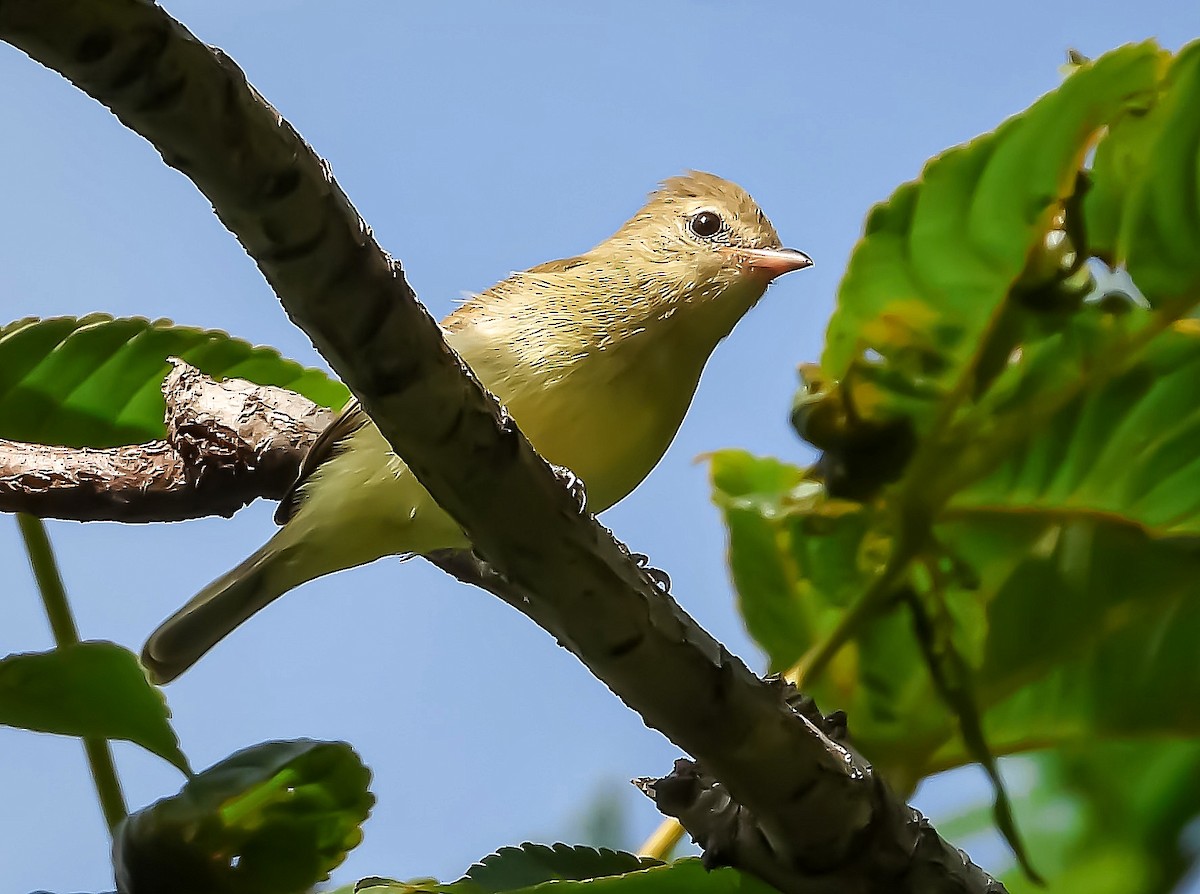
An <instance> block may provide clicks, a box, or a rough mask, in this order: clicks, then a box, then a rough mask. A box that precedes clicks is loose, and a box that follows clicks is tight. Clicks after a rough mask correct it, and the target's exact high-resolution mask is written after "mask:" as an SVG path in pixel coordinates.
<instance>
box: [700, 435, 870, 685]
mask: <svg viewBox="0 0 1200 894" xmlns="http://www.w3.org/2000/svg"><path fill="white" fill-rule="evenodd" d="M710 460H711V474H712V487H713V502H715V503H716V504H717V506H718V507H720V509H721V511H722V513H723V514H724V517H725V523H726V525H727V527H728V529H729V564H730V569H731V571H732V573H733V579H734V583H735V585H736V587H737V592H738V598H739V602H740V608H741V612H742V618H743V619H744V620H745V622H746V627H747V629H748V630H749V631H750V635H751V636H753V637H754V639H755V641H756V642H757V643H758V644H759V645H760V646H762V648H763V649H764V650H765V651H766V653H767V655H768V656H769V658H770V666H771V670H772V671H776V672H778V671H783V670H786V669H787V668H788V667H790V666H791V665H792V664H794V663H795V661H796V660H797V659H798V658H799V657H800V655H801V654H803V652H804V651H805V650H806V649H808V648H809V647H810V646H811V645H812V644H813V643H814V642H815V641H816V640H817V638H818V637H819V636H821V635H823V634H824V633H826V632H828V630H829V629H830V628H831V627H832V625H833V624H834V623H836V621H837V618H838V617H839V616H840V614H841V611H842V609H844V608H845V606H846V604H847V602H848V601H849V597H850V596H851V595H852V594H854V593H855V592H857V591H858V589H860V588H861V587H862V586H863V584H864V581H865V580H867V578H868V570H869V563H870V556H869V555H866V556H862V557H861V558H860V551H862V549H863V540H864V537H865V534H866V530H865V516H866V513H865V512H864V511H863V510H862V507H860V506H858V505H857V504H853V503H846V502H841V501H834V500H827V499H824V497H823V495H822V493H821V490H820V487H819V485H818V484H817V483H816V482H814V481H808V480H806V478H805V473H804V471H803V470H802V469H798V468H796V467H794V466H789V465H787V464H786V463H782V462H779V461H778V460H774V459H761V458H757V457H754V456H751V455H750V454H749V453H745V452H744V451H740V450H722V451H719V452H717V453H714V454H712V455H711V457H710ZM864 563H865V564H866V565H867V566H868V567H860V566H862V565H864Z"/></svg>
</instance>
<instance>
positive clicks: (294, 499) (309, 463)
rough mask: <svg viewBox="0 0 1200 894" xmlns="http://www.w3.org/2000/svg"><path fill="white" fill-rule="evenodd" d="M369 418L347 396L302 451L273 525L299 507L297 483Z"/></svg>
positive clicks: (327, 457)
mask: <svg viewBox="0 0 1200 894" xmlns="http://www.w3.org/2000/svg"><path fill="white" fill-rule="evenodd" d="M370 421H371V420H370V417H368V416H367V414H366V413H365V412H363V408H362V406H361V405H360V404H359V402H358V398H356V397H352V398H350V402H349V403H348V404H346V406H344V407H342V411H341V412H340V413H339V414H338V415H337V418H336V419H334V420H333V422H331V423H329V425H327V426H326V427H325V430H324V431H323V432H321V433H320V434H319V435H317V439H316V440H315V441H313V445H312V447H311V448H309V451H308V453H307V454H305V456H304V461H303V462H302V463H300V473H299V474H298V475H297V476H296V480H295V481H293V482H292V486H291V487H290V488H288V492H287V493H286V494H284V495H283V499H282V500H280V501H279V506H278V508H276V510H275V523H276V524H279V525H286V524H287V523H288V522H289V521H291V519H292V516H293V515H295V514H296V510H297V509H299V508H300V504H301V503H302V502H303V499H302V497H301V495H300V486H301V485H302V484H304V482H305V481H307V480H308V478H309V476H310V475H312V473H313V472H314V471H315V470H316V468H317V466H319V465H321V464H322V463H324V462H325V461H326V460H328V459H330V458H331V457H332V456H333V453H334V451H335V450H336V449H337V446H338V444H340V443H341V442H342V441H344V440H346V438H348V437H350V436H351V435H352V434H354V433H355V432H356V431H358V430H359V429H360V428H362V427H363V426H364V425H366V424H367V423H368V422H370Z"/></svg>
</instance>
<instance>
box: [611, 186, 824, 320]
mask: <svg viewBox="0 0 1200 894" xmlns="http://www.w3.org/2000/svg"><path fill="white" fill-rule="evenodd" d="M589 254H591V255H601V256H605V257H606V258H607V259H608V260H609V262H610V263H612V264H614V265H618V266H622V267H624V268H625V271H626V273H627V275H628V277H629V279H630V280H631V281H633V282H634V283H640V284H642V291H643V294H642V297H643V299H649V301H650V302H651V303H652V304H653V305H656V306H655V307H652V308H651V307H647V308H646V309H647V310H653V311H657V312H661V313H663V314H666V315H668V316H674V315H676V314H681V315H682V316H684V317H686V318H692V319H695V320H697V321H698V322H700V323H701V324H702V325H709V324H716V325H717V326H718V328H724V330H725V331H723V332H720V333H719V334H718V337H720V336H723V335H725V334H726V333H727V332H728V329H730V328H732V326H733V324H734V323H736V322H737V320H738V319H739V318H740V317H741V316H742V315H743V314H744V313H745V312H746V311H747V310H749V308H750V307H751V306H753V304H754V303H755V302H756V301H758V299H759V298H760V297H762V294H763V292H764V291H766V288H767V285H768V284H769V283H770V282H771V281H772V280H773V279H775V278H776V277H778V276H781V275H783V274H784V273H788V272H790V271H792V270H802V269H803V268H805V267H808V266H810V265H811V264H812V260H811V259H810V258H809V257H808V256H807V255H806V254H804V253H803V252H799V251H796V250H794V249H786V248H783V247H782V243H781V242H780V240H779V234H778V233H776V232H775V227H774V226H772V224H771V221H770V220H768V219H767V216H766V215H765V214H763V212H762V209H761V208H759V207H758V204H757V203H756V202H755V201H754V200H753V199H752V198H750V195H749V194H748V193H747V192H746V191H745V190H744V189H742V188H741V187H740V186H738V185H737V184H735V183H731V182H730V181H728V180H724V179H722V178H720V177H717V176H716V175H714V174H707V173H703V172H700V171H691V172H689V173H687V174H684V175H682V176H679V177H672V178H671V179H669V180H666V181H664V182H663V184H662V186H661V187H660V188H659V189H658V190H656V191H655V192H654V193H652V194H651V195H650V198H649V201H647V203H646V204H645V205H644V206H643V207H642V209H641V210H640V211H638V213H637V214H635V215H634V216H633V217H631V218H630V219H629V220H628V221H627V222H626V223H625V224H624V225H623V226H622V227H621V228H620V229H619V230H618V231H617V232H616V233H614V234H613V235H612V236H611V237H610V238H609V239H607V240H605V242H603V243H601V244H600V245H598V246H597V247H596V248H594V249H592V251H591V252H589ZM651 316H658V313H652V314H651Z"/></svg>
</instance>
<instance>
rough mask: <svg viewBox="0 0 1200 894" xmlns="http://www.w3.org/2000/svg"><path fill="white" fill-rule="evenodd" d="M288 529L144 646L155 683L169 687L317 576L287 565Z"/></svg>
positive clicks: (166, 623) (198, 597)
mask: <svg viewBox="0 0 1200 894" xmlns="http://www.w3.org/2000/svg"><path fill="white" fill-rule="evenodd" d="M286 531H287V529H286V528H284V529H283V530H281V531H280V532H279V533H278V534H276V535H275V536H274V537H272V538H271V539H270V540H268V541H267V542H266V543H265V544H263V546H262V547H260V548H259V549H258V550H257V551H256V552H254V553H253V554H252V555H251V556H250V557H249V558H247V559H246V560H245V561H244V562H242V563H241V564H240V565H238V566H237V567H236V568H234V569H233V570H232V571H230V572H228V573H227V574H223V575H221V576H220V577H219V578H217V579H216V580H215V581H213V582H212V583H211V584H209V585H208V586H207V587H205V588H204V589H203V590H201V591H200V592H199V593H197V594H196V595H195V596H194V597H192V599H191V601H190V602H188V604H187V605H185V606H184V607H183V608H181V609H180V610H179V611H177V612H175V614H173V615H171V617H169V618H167V620H165V621H163V623H162V624H160V625H159V626H158V629H157V630H155V631H154V632H153V633H152V634H150V638H149V639H148V640H146V645H145V646H144V647H143V648H142V664H144V665H145V666H146V669H147V670H148V671H149V673H150V676H151V678H152V679H153V680H154V681H155V682H156V683H169V682H170V681H172V680H174V679H175V678H176V677H178V676H179V675H180V674H182V673H183V672H184V671H186V670H187V669H188V668H190V667H191V666H192V665H193V664H195V663H196V662H197V661H199V660H200V658H201V656H203V655H204V653H206V652H207V651H208V650H209V649H211V648H212V647H213V646H215V645H216V644H217V643H219V642H220V641H221V640H222V639H224V638H225V637H226V636H228V635H229V634H230V633H232V632H233V631H234V630H235V629H236V628H237V627H238V626H239V625H241V624H242V623H243V622H244V621H246V620H247V619H248V618H250V617H251V616H252V615H254V614H255V613H256V612H258V611H260V610H262V609H263V608H265V607H266V606H268V605H270V604H271V603H272V602H274V601H275V600H276V599H278V598H279V597H280V596H282V595H283V594H284V593H286V592H287V591H288V590H290V589H292V588H293V587H297V586H299V585H300V584H302V583H304V582H305V581H307V580H309V579H311V578H312V577H316V576H319V573H318V574H315V575H314V574H303V573H299V572H298V569H297V568H296V563H294V562H291V561H289V555H288V554H289V553H290V551H291V550H290V549H289V548H288V545H285V544H286V538H285V537H284V536H281V535H284V534H285V532H286Z"/></svg>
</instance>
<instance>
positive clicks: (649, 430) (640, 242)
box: [142, 171, 812, 683]
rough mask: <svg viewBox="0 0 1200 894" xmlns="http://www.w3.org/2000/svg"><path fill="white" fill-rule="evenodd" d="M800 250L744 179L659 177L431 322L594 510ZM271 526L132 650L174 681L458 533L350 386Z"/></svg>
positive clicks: (665, 440) (672, 427)
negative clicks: (234, 643) (319, 592)
mask: <svg viewBox="0 0 1200 894" xmlns="http://www.w3.org/2000/svg"><path fill="white" fill-rule="evenodd" d="M811 264H812V261H811V260H810V259H809V257H808V256H807V255H805V254H804V253H802V252H799V251H795V250H793V249H784V248H782V247H781V243H780V241H779V236H778V235H777V234H776V232H775V228H774V227H773V226H772V225H771V222H770V221H769V220H768V219H767V217H766V215H764V214H763V213H762V211H761V210H760V209H759V207H758V205H757V204H755V202H754V200H753V199H751V198H750V196H749V195H748V194H747V193H746V192H745V190H743V189H742V188H741V187H739V186H736V185H735V184H733V183H730V182H729V181H728V180H723V179H721V178H720V177H717V176H715V175H713V174H706V173H701V172H698V171H693V172H690V173H688V174H685V175H683V176H680V177H673V178H671V179H669V180H666V181H665V182H664V183H663V184H662V186H661V187H660V188H659V189H658V190H657V191H656V192H654V193H652V194H651V195H650V198H649V200H648V201H647V203H646V205H645V206H644V207H643V208H642V209H641V210H640V211H638V212H637V214H635V215H634V216H633V217H632V218H630V219H629V220H628V221H627V222H626V223H625V224H624V225H623V226H622V227H621V228H620V229H619V230H617V232H616V233H615V234H613V235H612V236H611V237H609V238H608V239H606V240H605V241H603V242H601V243H600V244H599V245H597V246H596V247H595V248H593V249H592V250H591V251H588V252H585V253H584V254H581V255H579V256H577V257H573V258H567V259H565V260H560V261H550V262H549V263H546V264H541V265H539V266H537V267H533V268H531V269H529V270H525V271H523V272H520V273H514V274H513V275H512V276H510V277H509V278H508V279H506V280H504V281H503V282H500V283H498V284H497V285H495V286H492V287H491V288H490V289H488V290H487V291H486V292H483V293H482V294H480V295H476V296H475V297H473V298H471V299H470V300H469V301H467V302H466V303H465V304H463V305H462V306H461V307H459V308H458V309H457V310H456V311H454V312H453V313H452V314H450V316H448V317H447V318H446V319H445V320H443V321H442V329H443V332H444V334H445V337H446V341H447V342H448V343H449V344H450V345H451V346H452V347H453V348H454V349H455V350H456V351H458V353H459V354H460V355H461V356H462V358H463V359H464V360H465V361H466V362H467V363H468V365H470V367H471V368H472V369H473V370H474V371H475V373H476V375H477V376H478V377H479V379H480V380H481V381H482V382H483V384H484V385H486V386H487V387H488V388H489V389H490V390H491V391H492V393H493V394H495V395H496V397H497V398H499V400H500V402H501V403H502V404H504V405H505V407H507V409H508V412H509V413H510V414H511V415H512V417H513V418H514V419H515V420H516V422H517V424H518V425H519V426H520V428H521V430H522V431H523V432H524V433H525V435H526V436H527V437H528V438H529V440H530V442H531V443H532V444H533V446H534V447H535V448H537V450H538V452H539V453H541V455H542V456H544V457H545V458H546V459H547V460H549V461H550V462H552V463H554V464H556V465H559V466H565V467H566V468H568V469H570V470H571V471H573V472H574V473H575V474H576V475H577V476H578V477H579V478H581V479H582V480H583V482H584V484H585V485H586V488H587V495H588V504H589V506H590V507H592V508H594V509H596V511H601V510H604V509H607V508H608V507H609V506H612V505H613V504H614V503H616V502H617V501H619V500H621V499H623V498H624V497H625V496H626V495H627V494H629V492H630V491H632V490H633V489H634V488H635V487H637V485H638V484H640V483H641V481H642V479H644V478H645V477H646V476H647V475H648V474H649V473H650V470H651V469H653V468H654V466H655V465H656V464H657V463H658V461H659V459H661V458H662V455H663V453H664V452H666V449H667V447H668V445H669V444H670V443H671V440H672V439H673V438H674V437H675V433H676V431H678V429H679V426H680V424H681V423H682V422H683V417H684V414H685V413H686V412H687V409H688V405H689V404H690V403H691V400H692V395H693V394H694V393H695V390H696V385H697V383H698V381H699V378H700V373H701V370H703V368H704V364H705V363H706V362H707V361H708V358H709V356H710V355H711V354H712V351H713V349H714V348H715V347H716V346H717V343H718V342H719V341H720V340H721V339H723V338H724V337H725V336H726V335H728V334H729V333H730V331H731V330H732V329H733V327H734V325H735V324H736V323H737V322H738V320H740V319H741V318H742V316H743V315H744V314H745V313H746V312H747V311H748V310H749V309H750V308H751V307H753V306H754V304H755V303H757V302H758V300H759V298H761V297H762V295H763V293H764V292H765V291H766V288H767V285H768V284H769V283H770V282H771V281H772V280H773V279H775V278H776V277H777V276H780V275H782V274H784V273H787V272H789V271H792V270H800V269H802V268H804V267H808V266H810V265H811ZM275 520H276V521H277V522H279V523H280V524H282V525H283V527H282V528H281V529H280V530H279V531H278V532H277V533H276V534H275V536H274V537H272V538H271V539H270V540H269V541H267V543H266V544H265V545H263V546H262V547H261V548H260V549H259V550H258V551H257V552H255V553H254V554H253V555H251V556H250V557H249V558H247V559H246V560H245V561H244V562H242V563H241V564H240V565H238V566H237V567H236V568H234V569H233V570H232V571H230V572H229V573H227V574H225V575H223V576H222V577H220V578H218V579H217V580H215V581H213V582H212V583H211V584H209V585H208V586H207V587H205V588H204V589H203V590H201V591H200V593H199V594H197V595H196V596H195V597H194V598H193V599H192V600H191V601H190V602H188V604H187V605H185V606H184V607H183V608H181V609H180V610H179V611H178V612H176V613H175V614H174V615H172V616H171V617H170V618H169V619H168V620H166V621H165V622H164V623H163V624H162V625H160V626H159V628H158V629H157V630H155V631H154V633H153V634H152V635H151V636H150V639H149V640H148V641H147V642H146V645H145V648H144V649H143V652H142V662H143V663H144V664H145V666H146V668H147V669H148V671H149V672H150V674H151V676H152V677H153V678H154V679H155V680H156V681H158V682H160V683H165V682H169V681H170V680H173V679H175V678H176V677H178V676H179V675H180V674H181V673H183V672H184V671H185V670H187V669H188V668H189V667H191V666H192V665H193V664H194V663H195V662H196V661H197V660H199V658H200V657H201V656H202V655H204V654H205V653H206V652H207V651H208V650H209V649H211V648H212V647H213V646H214V645H216V644H217V643H218V642H219V641H220V640H221V639H223V638H224V637H225V636H226V635H228V634H229V633H230V632H232V631H233V630H234V629H235V628H236V627H238V626H239V625H240V624H242V623H243V622H244V621H246V620H247V619H248V618H250V616H251V615H253V614H255V613H256V612H258V611H259V610H261V609H262V608H264V607H265V606H267V605H268V604H269V603H271V602H273V601H274V600H275V599H277V598H279V597H280V596H281V595H283V594H284V593H286V592H287V591H288V590H291V589H293V588H294V587H298V586H300V585H301V584H303V583H306V582H307V581H310V580H313V579H314V578H318V577H321V576H322V575H325V574H329V573H331V572H334V571H340V570H342V569H344V568H350V567H353V566H355V565H363V564H366V563H367V562H372V561H374V560H375V559H379V558H382V557H383V556H391V555H400V556H414V555H421V554H426V553H430V552H432V551H434V550H441V549H456V548H464V547H467V546H469V545H470V544H469V542H468V541H467V539H466V535H464V534H463V532H462V530H461V529H460V528H459V527H458V525H457V524H455V522H454V520H453V519H452V518H450V516H449V515H447V514H446V513H445V512H443V511H442V509H441V508H440V507H439V506H438V505H437V503H435V502H434V500H433V498H432V497H430V496H429V494H428V493H427V492H426V490H425V489H424V488H423V487H422V486H421V485H420V484H419V483H418V482H417V480H416V478H415V477H414V476H413V474H412V472H410V471H409V469H408V467H407V466H405V464H404V462H403V461H402V460H401V459H400V458H399V457H398V456H396V455H395V454H394V453H392V452H391V448H390V447H389V445H388V443H387V441H386V440H385V439H384V438H383V435H381V434H380V432H379V430H378V429H377V428H376V427H375V425H374V424H373V423H372V422H371V420H370V419H369V418H368V417H367V415H366V413H364V412H363V410H362V409H361V408H360V407H359V405H358V402H357V401H351V402H350V403H349V404H348V405H347V406H346V408H345V409H344V410H343V411H342V413H341V415H340V416H338V417H337V419H335V420H334V421H333V422H332V423H331V424H330V425H329V427H328V428H327V429H326V430H325V431H324V432H323V433H322V434H321V435H320V436H319V437H318V438H317V440H316V442H315V443H314V444H313V446H312V449H311V450H310V451H309V453H308V455H307V456H306V458H305V460H304V462H303V464H302V466H301V469H300V475H299V478H298V479H297V482H296V484H295V485H293V488H292V490H291V492H290V493H289V494H288V495H287V496H285V497H284V499H283V501H282V502H281V503H280V506H279V509H278V511H277V512H276V514H275Z"/></svg>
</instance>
